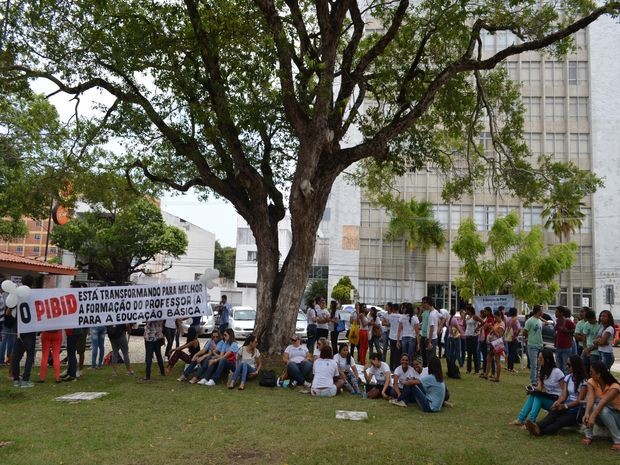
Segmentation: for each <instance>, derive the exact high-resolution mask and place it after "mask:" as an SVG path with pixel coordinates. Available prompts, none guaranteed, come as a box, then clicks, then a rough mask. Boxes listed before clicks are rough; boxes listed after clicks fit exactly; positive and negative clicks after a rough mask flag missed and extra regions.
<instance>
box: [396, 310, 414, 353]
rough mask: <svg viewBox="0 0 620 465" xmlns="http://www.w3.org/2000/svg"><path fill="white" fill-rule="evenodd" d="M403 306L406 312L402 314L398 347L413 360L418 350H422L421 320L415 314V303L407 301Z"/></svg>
mask: <svg viewBox="0 0 620 465" xmlns="http://www.w3.org/2000/svg"><path fill="white" fill-rule="evenodd" d="M403 306H404V307H405V313H404V314H402V315H401V316H400V323H399V324H398V333H397V335H396V338H397V343H396V347H397V348H399V349H400V351H401V353H402V354H404V355H407V357H408V358H409V360H411V359H413V355H414V353H415V352H416V350H418V351H419V350H420V321H419V320H418V317H417V316H415V314H414V311H413V305H411V304H410V303H408V302H407V303H405V304H403Z"/></svg>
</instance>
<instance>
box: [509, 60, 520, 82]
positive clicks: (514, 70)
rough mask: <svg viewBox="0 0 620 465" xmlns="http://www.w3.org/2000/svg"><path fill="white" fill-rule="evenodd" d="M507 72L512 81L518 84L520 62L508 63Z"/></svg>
mask: <svg viewBox="0 0 620 465" xmlns="http://www.w3.org/2000/svg"><path fill="white" fill-rule="evenodd" d="M506 71H507V72H508V77H509V78H510V80H511V81H515V82H517V81H518V80H519V62H518V61H508V62H506ZM522 75H523V74H522Z"/></svg>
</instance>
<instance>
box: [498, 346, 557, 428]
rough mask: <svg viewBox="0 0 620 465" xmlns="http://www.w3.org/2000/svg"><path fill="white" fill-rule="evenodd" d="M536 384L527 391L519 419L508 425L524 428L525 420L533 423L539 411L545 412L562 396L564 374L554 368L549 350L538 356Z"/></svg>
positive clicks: (553, 359) (553, 360)
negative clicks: (543, 410)
mask: <svg viewBox="0 0 620 465" xmlns="http://www.w3.org/2000/svg"><path fill="white" fill-rule="evenodd" d="M537 364H538V384H537V386H536V388H534V389H528V391H527V394H528V395H527V399H526V401H525V403H524V404H523V408H522V409H521V412H520V413H519V417H518V418H517V419H516V420H513V421H512V422H511V423H510V424H511V425H516V426H524V425H523V423H524V422H525V420H526V419H527V418H529V419H530V421H532V422H535V421H536V417H538V413H539V412H540V409H545V410H547V411H549V410H551V407H552V406H553V404H554V403H555V401H556V400H558V398H559V397H560V394H562V390H563V389H564V384H565V382H564V373H563V372H562V370H560V369H559V368H557V367H556V366H555V358H554V357H553V351H552V350H551V349H546V348H545V349H543V350H542V351H541V352H540V353H539V354H538V361H537Z"/></svg>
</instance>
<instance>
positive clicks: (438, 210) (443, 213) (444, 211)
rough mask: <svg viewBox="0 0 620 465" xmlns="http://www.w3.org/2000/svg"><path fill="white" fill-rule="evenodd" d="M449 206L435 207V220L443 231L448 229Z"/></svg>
mask: <svg viewBox="0 0 620 465" xmlns="http://www.w3.org/2000/svg"><path fill="white" fill-rule="evenodd" d="M448 208H449V207H448V206H447V205H435V206H434V210H435V219H436V220H437V221H439V224H441V227H442V228H443V229H448Z"/></svg>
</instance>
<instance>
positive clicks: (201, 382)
mask: <svg viewBox="0 0 620 465" xmlns="http://www.w3.org/2000/svg"><path fill="white" fill-rule="evenodd" d="M196 384H202V385H203V386H204V385H205V384H207V380H206V379H204V378H202V379H201V380H200V381H198V382H197V383H196Z"/></svg>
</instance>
